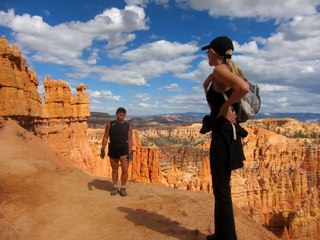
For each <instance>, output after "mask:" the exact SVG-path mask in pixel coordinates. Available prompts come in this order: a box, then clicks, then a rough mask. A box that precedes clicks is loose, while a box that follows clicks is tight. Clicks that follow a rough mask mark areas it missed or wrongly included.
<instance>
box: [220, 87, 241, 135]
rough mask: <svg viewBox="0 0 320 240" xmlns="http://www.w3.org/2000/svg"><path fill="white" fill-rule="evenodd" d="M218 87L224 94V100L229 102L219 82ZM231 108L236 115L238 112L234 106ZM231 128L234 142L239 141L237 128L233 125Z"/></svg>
mask: <svg viewBox="0 0 320 240" xmlns="http://www.w3.org/2000/svg"><path fill="white" fill-rule="evenodd" d="M217 86H218V88H219V91H220V93H221V94H222V96H223V98H224V100H225V101H227V100H228V99H229V98H228V96H227V94H226V93H225V92H224V91H223V89H222V87H221V85H220V83H219V82H217ZM230 108H231V110H232V111H233V112H234V114H235V113H236V112H235V110H234V108H233V106H232V105H231V106H230ZM231 126H232V132H233V139H234V140H237V132H236V126H235V125H234V124H233V123H231Z"/></svg>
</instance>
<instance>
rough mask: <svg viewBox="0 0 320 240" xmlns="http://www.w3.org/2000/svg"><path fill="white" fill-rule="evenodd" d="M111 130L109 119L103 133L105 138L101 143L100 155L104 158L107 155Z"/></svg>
mask: <svg viewBox="0 0 320 240" xmlns="http://www.w3.org/2000/svg"><path fill="white" fill-rule="evenodd" d="M109 130H110V121H109V120H108V121H107V124H106V128H105V130H104V135H103V138H102V143H101V152H100V157H101V158H104V156H105V155H106V153H105V148H106V146H107V143H108V139H109Z"/></svg>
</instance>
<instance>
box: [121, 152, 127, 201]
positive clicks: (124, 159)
mask: <svg viewBox="0 0 320 240" xmlns="http://www.w3.org/2000/svg"><path fill="white" fill-rule="evenodd" d="M120 162H121V189H120V195H121V196H126V195H127V191H126V184H127V181H128V168H129V160H128V159H127V156H121V157H120Z"/></svg>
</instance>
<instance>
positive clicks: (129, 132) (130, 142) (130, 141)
mask: <svg viewBox="0 0 320 240" xmlns="http://www.w3.org/2000/svg"><path fill="white" fill-rule="evenodd" d="M132 142H133V140H132V127H131V124H129V131H128V146H129V155H130V156H131V155H132ZM131 157H132V156H131Z"/></svg>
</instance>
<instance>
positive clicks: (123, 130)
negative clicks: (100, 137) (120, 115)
mask: <svg viewBox="0 0 320 240" xmlns="http://www.w3.org/2000/svg"><path fill="white" fill-rule="evenodd" d="M128 133H129V123H127V122H123V123H118V122H117V121H116V120H114V121H111V122H110V130H109V136H110V143H111V144H124V143H126V142H128Z"/></svg>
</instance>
